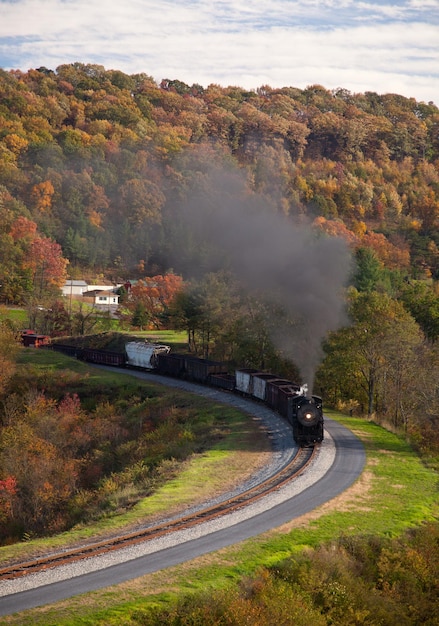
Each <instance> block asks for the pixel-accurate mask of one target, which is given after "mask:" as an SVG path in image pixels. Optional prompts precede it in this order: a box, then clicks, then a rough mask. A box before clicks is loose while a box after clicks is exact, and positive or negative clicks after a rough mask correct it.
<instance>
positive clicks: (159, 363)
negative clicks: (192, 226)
mask: <svg viewBox="0 0 439 626" xmlns="http://www.w3.org/2000/svg"><path fill="white" fill-rule="evenodd" d="M50 347H51V348H52V349H54V350H58V351H60V352H64V353H65V354H68V355H69V356H74V357H76V358H78V359H82V360H84V361H88V362H90V363H98V364H103V365H112V366H116V367H133V368H137V369H142V370H148V371H151V372H156V373H157V374H161V375H163V376H171V377H174V378H180V379H185V380H188V381H193V382H196V383H200V384H203V385H210V386H212V387H216V388H218V389H222V390H224V391H229V392H232V393H238V394H241V395H243V396H247V397H249V398H252V399H254V400H257V401H260V402H263V403H265V404H267V406H269V407H270V408H271V409H273V410H274V411H276V412H277V413H279V414H280V415H281V416H282V417H284V418H285V419H286V420H287V421H288V422H289V423H290V424H291V426H292V428H293V435H294V439H295V441H296V442H297V444H298V445H300V446H309V445H314V444H317V443H321V442H322V441H323V407H322V399H321V398H320V397H319V396H315V395H310V394H308V389H307V386H306V385H298V384H296V383H292V382H291V381H289V380H286V379H284V378H280V377H279V376H276V375H275V374H268V373H266V372H261V371H259V370H255V369H238V370H236V371H235V372H234V373H233V374H230V373H229V372H228V369H227V367H226V365H225V364H224V363H220V362H217V361H210V360H208V359H199V358H196V357H193V356H190V355H185V354H178V353H173V352H171V351H170V348H169V346H164V345H159V344H152V343H147V342H129V343H127V344H126V346H125V353H122V352H110V351H107V350H100V349H94V348H78V347H73V346H68V345H64V344H59V343H52V344H51V346H50Z"/></svg>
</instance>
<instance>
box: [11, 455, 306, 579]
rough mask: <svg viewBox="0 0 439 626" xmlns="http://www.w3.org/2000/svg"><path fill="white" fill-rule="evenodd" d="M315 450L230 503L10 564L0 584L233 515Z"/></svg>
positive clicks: (296, 471) (302, 465) (297, 470)
mask: <svg viewBox="0 0 439 626" xmlns="http://www.w3.org/2000/svg"><path fill="white" fill-rule="evenodd" d="M316 449H317V448H316V447H313V448H300V449H299V450H298V452H297V454H296V455H295V456H294V458H293V459H291V461H290V462H289V463H288V464H286V465H285V466H284V467H283V468H282V469H281V470H279V471H278V472H276V473H275V474H273V476H271V477H270V478H268V479H266V480H265V481H263V482H262V483H259V484H258V485H256V486H254V487H252V488H251V489H248V490H246V491H243V492H242V493H239V494H237V495H236V496H234V497H232V498H230V499H227V500H223V501H221V502H220V503H218V504H215V505H214V506H209V507H206V508H202V509H199V510H197V511H196V512H194V513H191V514H189V515H184V516H182V517H180V518H176V519H173V520H171V521H167V522H163V523H161V524H158V525H155V526H151V527H147V528H144V529H142V530H138V531H136V532H132V533H128V534H124V535H119V536H117V537H113V538H110V539H106V540H104V541H100V542H96V543H93V544H90V545H86V546H82V547H80V548H76V549H73V550H68V551H65V552H60V553H57V554H53V555H49V556H45V557H41V558H36V559H34V560H31V561H27V562H20V563H15V564H11V565H9V566H7V567H4V568H1V569H0V580H11V579H15V578H20V577H22V576H26V575H28V574H34V573H36V572H41V571H43V570H47V569H50V568H54V567H58V566H60V565H67V564H69V563H73V562H75V561H80V560H82V559H88V558H92V557H96V556H99V555H102V554H104V553H107V552H111V551H113V550H121V549H123V548H126V547H128V546H131V545H133V544H136V543H141V542H143V541H150V540H152V539H157V538H159V537H162V536H164V535H166V534H169V533H172V532H176V531H179V530H184V529H187V528H191V527H193V526H196V525H197V524H201V523H203V522H207V521H210V520H213V519H215V518H218V517H220V516H222V515H227V514H229V513H233V512H234V511H236V510H238V509H240V508H242V507H244V506H249V505H250V504H252V503H253V502H255V501H257V500H259V499H260V498H262V497H264V496H267V495H269V494H270V493H271V492H273V491H276V490H278V489H280V488H281V487H282V486H284V485H285V484H286V483H288V482H289V481H291V480H293V479H294V478H297V477H298V476H299V475H300V474H302V472H303V471H304V470H305V469H306V467H307V466H308V465H309V464H310V462H311V460H312V459H313V458H314V455H315V454H316Z"/></svg>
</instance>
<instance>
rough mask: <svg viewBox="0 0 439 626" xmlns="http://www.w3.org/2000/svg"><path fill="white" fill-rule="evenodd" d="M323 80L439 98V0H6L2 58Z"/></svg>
mask: <svg viewBox="0 0 439 626" xmlns="http://www.w3.org/2000/svg"><path fill="white" fill-rule="evenodd" d="M75 61H79V62H82V63H96V64H99V65H103V66H104V67H105V68H106V69H118V70H121V71H123V72H125V73H127V74H135V73H138V72H144V73H146V74H148V75H149V76H152V77H153V78H154V79H155V80H156V81H158V82H159V81H160V80H161V79H162V78H169V79H178V80H181V81H183V82H185V83H187V84H189V85H191V84H193V83H199V84H201V85H203V86H204V87H206V86H207V85H209V84H211V83H217V84H219V85H222V86H228V85H235V86H239V87H243V88H245V89H256V88H257V87H260V86H261V85H269V86H271V87H285V86H293V87H299V88H304V87H306V86H308V85H313V84H320V85H323V86H324V87H325V88H327V89H335V88H337V87H342V88H345V89H348V90H350V91H352V92H354V93H358V92H360V93H362V92H364V91H376V92H377V93H399V94H402V95H404V96H407V97H413V98H416V99H417V100H423V101H424V102H429V101H433V102H434V103H435V104H436V105H438V106H439V0H364V1H359V0H234V1H233V0H219V1H214V0H155V1H154V2H153V1H152V0H123V1H122V2H115V1H114V0H0V67H2V68H3V69H6V70H9V69H21V70H23V71H26V70H28V69H29V68H37V67H40V66H45V67H47V68H49V69H53V70H54V69H56V68H57V67H58V65H61V64H63V63H73V62H75Z"/></svg>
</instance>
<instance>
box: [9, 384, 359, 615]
mask: <svg viewBox="0 0 439 626" xmlns="http://www.w3.org/2000/svg"><path fill="white" fill-rule="evenodd" d="M207 393H209V392H207ZM325 428H326V431H327V436H328V439H332V441H333V445H334V446H335V450H334V457H333V461H332V460H331V463H332V464H331V466H330V467H329V468H328V470H327V471H326V472H325V473H324V474H323V475H322V476H321V477H320V478H319V479H318V480H317V481H316V482H314V483H313V484H311V485H310V486H308V487H306V488H305V489H303V490H302V491H300V492H299V493H296V494H295V495H293V496H292V497H291V498H289V499H287V500H285V501H282V502H280V503H279V504H276V505H275V506H271V508H269V509H267V510H263V511H261V512H259V513H257V514H256V515H254V516H252V517H250V518H249V519H244V520H242V521H238V522H237V523H235V524H233V525H231V526H227V527H224V528H220V529H219V530H216V531H214V532H211V533H209V534H204V535H202V536H198V537H196V538H194V539H188V540H184V541H181V542H176V543H175V545H170V546H169V547H164V548H163V549H159V550H157V551H155V552H153V553H149V554H145V555H143V556H140V557H138V558H134V559H131V560H128V561H126V562H122V563H118V564H116V565H113V566H111V567H106V568H104V569H99V570H97V571H92V572H89V573H87V574H83V575H79V576H75V577H73V578H70V579H67V580H61V581H59V582H55V583H53V584H50V585H45V586H40V587H37V588H35V589H28V590H26V591H22V592H19V593H14V594H12V595H6V596H4V597H0V615H8V614H10V613H13V612H18V611H22V610H25V609H28V608H32V607H35V606H41V605H44V604H51V603H53V602H56V601H58V600H62V599H64V598H68V597H71V596H74V595H77V594H81V593H85V592H88V591H92V590H95V589H99V588H102V587H107V586H110V585H115V584H118V583H121V582H123V581H126V580H130V579H133V578H137V577H139V576H143V575H145V574H148V573H151V572H155V571H158V570H160V569H165V568H168V567H171V566H173V565H176V564H178V563H182V562H185V561H189V560H191V559H194V558H196V557H197V556H200V555H202V554H206V553H208V552H213V551H215V550H219V549H220V548H223V547H225V546H229V545H232V544H235V543H238V542H240V541H243V540H245V539H249V538H250V537H254V536H256V535H259V534H261V533H263V532H265V531H267V530H270V529H272V528H276V527H278V526H280V525H282V524H284V523H287V522H289V521H291V520H293V519H295V518H297V517H300V516H301V515H304V514H305V513H308V512H309V511H312V510H313V509H315V508H316V507H318V506H320V505H321V504H323V503H324V502H327V501H328V500H331V499H332V498H334V497H335V496H337V495H339V494H340V493H342V492H343V491H345V490H346V489H347V488H348V487H349V486H350V485H351V484H352V483H353V482H354V481H355V480H356V479H357V478H358V477H359V475H360V474H361V472H362V471H363V468H364V464H365V451H364V448H363V446H362V444H361V442H360V440H359V439H358V438H357V437H356V436H355V435H354V434H353V433H352V432H351V431H349V430H347V429H346V428H344V427H343V426H341V425H340V424H338V423H337V422H334V421H333V420H329V419H326V420H325ZM298 480H299V481H300V480H302V478H299V479H298Z"/></svg>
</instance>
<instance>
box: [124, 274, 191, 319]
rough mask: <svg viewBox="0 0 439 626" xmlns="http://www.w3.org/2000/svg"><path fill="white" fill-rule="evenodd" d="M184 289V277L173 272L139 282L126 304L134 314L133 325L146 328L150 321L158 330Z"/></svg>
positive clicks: (132, 289) (133, 288)
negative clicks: (179, 293) (174, 300)
mask: <svg viewBox="0 0 439 626" xmlns="http://www.w3.org/2000/svg"><path fill="white" fill-rule="evenodd" d="M182 288H183V279H182V277H181V276H178V275H177V274H174V273H172V272H170V273H169V274H157V275H156V276H151V277H145V278H143V279H141V280H139V281H138V282H137V283H136V284H135V285H134V286H133V287H132V288H131V292H130V295H129V298H128V300H127V302H126V306H127V308H128V309H129V310H130V311H131V312H132V316H133V317H132V324H133V325H134V326H144V325H145V323H147V321H148V322H149V323H151V324H153V325H154V326H155V327H157V328H158V327H159V326H160V325H161V323H162V321H163V319H164V316H165V315H166V313H167V311H168V309H169V307H170V305H171V303H172V301H173V299H174V298H175V297H176V295H177V293H178V292H179V291H181V289H182ZM135 321H136V322H138V323H135Z"/></svg>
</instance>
